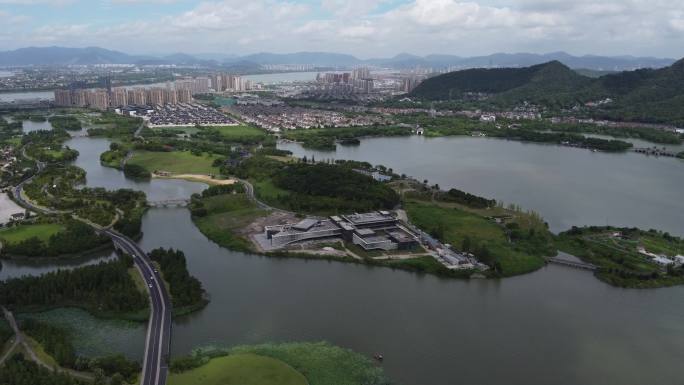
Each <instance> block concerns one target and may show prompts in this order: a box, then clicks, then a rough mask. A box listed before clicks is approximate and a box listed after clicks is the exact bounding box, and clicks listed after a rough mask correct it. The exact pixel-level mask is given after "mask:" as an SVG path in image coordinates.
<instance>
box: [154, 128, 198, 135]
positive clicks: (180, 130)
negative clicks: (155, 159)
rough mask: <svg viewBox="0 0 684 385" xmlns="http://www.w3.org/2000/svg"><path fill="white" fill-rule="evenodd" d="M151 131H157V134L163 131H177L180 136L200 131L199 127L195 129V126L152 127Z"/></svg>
mask: <svg viewBox="0 0 684 385" xmlns="http://www.w3.org/2000/svg"><path fill="white" fill-rule="evenodd" d="M151 129H152V131H155V132H156V131H162V130H169V131H176V132H178V133H179V134H188V135H192V134H196V133H197V131H199V130H198V129H197V127H195V126H171V127H152V128H151Z"/></svg>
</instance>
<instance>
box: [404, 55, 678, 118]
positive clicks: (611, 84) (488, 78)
mask: <svg viewBox="0 0 684 385" xmlns="http://www.w3.org/2000/svg"><path fill="white" fill-rule="evenodd" d="M469 93H484V94H488V95H489V97H488V98H487V100H486V101H484V102H481V103H482V104H486V105H488V106H495V107H510V106H514V105H518V104H520V103H522V102H525V101H527V102H530V103H534V104H539V105H542V106H545V107H549V108H562V107H566V108H569V107H573V106H575V105H578V104H583V103H586V102H589V101H596V100H601V99H605V98H611V99H612V100H613V102H612V103H609V104H605V105H604V106H602V107H601V108H600V109H595V110H593V111H591V113H592V114H593V115H594V117H596V118H607V119H614V120H633V121H641V122H654V123H673V124H684V109H683V108H681V107H682V106H683V105H684V59H682V60H680V61H678V62H676V63H674V64H673V65H672V66H670V67H665V68H661V69H640V70H636V71H625V72H618V73H614V74H608V75H604V76H601V77H598V78H590V77H587V76H583V75H580V74H579V73H577V72H576V71H573V70H571V69H570V68H568V67H566V66H565V65H563V64H561V63H560V62H557V61H552V62H549V63H545V64H540V65H536V66H532V67H526V68H496V69H471V70H464V71H457V72H451V73H447V74H443V75H439V76H435V77H433V78H430V79H427V80H425V81H424V82H423V83H421V84H420V85H419V86H418V87H416V89H415V90H414V91H413V92H412V93H411V96H412V97H415V98H419V99H424V100H462V99H464V98H466V97H467V95H468V94H469Z"/></svg>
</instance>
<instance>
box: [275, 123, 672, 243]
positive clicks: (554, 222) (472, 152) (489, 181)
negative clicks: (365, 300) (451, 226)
mask: <svg viewBox="0 0 684 385" xmlns="http://www.w3.org/2000/svg"><path fill="white" fill-rule="evenodd" d="M278 146H279V148H281V149H284V150H290V151H292V152H293V153H294V154H295V155H296V156H298V157H302V156H304V155H306V156H307V157H308V158H311V157H312V156H314V157H315V159H316V160H319V161H320V160H324V159H352V160H359V161H366V162H370V163H371V164H374V165H378V164H382V165H385V166H387V167H391V168H393V169H394V172H395V173H398V174H402V173H404V174H407V175H410V176H414V177H415V178H417V179H419V180H421V181H422V180H424V179H427V180H428V181H429V182H430V184H435V183H437V184H439V185H440V187H441V188H442V189H449V188H458V189H460V190H464V191H467V192H469V193H473V194H477V195H481V196H484V197H488V198H494V199H496V200H499V201H503V202H505V203H506V204H509V203H515V204H518V205H520V206H522V207H523V208H524V209H531V210H535V211H537V212H539V213H541V215H542V216H543V217H544V218H545V219H546V221H547V222H548V223H549V226H550V228H551V230H552V231H554V232H559V231H564V230H567V229H569V228H570V227H571V226H582V225H602V226H605V225H616V226H629V227H632V226H637V227H641V228H644V229H650V228H655V229H659V230H663V231H669V232H670V233H673V234H677V235H680V236H682V235H684V223H683V222H682V217H683V215H684V196H683V195H682V191H684V161H682V160H679V159H673V158H656V157H647V156H644V155H641V154H637V153H631V152H627V153H618V154H612V153H602V152H591V151H588V150H584V149H577V148H571V147H560V146H555V145H542V144H533V143H521V142H517V141H507V140H502V139H494V138H473V137H445V138H425V137H421V136H411V137H396V138H370V139H364V140H362V141H361V145H360V146H340V145H338V146H337V151H336V152H335V151H333V152H327V151H313V150H308V149H304V148H303V147H302V146H301V145H300V144H297V143H280V144H279V145H278Z"/></svg>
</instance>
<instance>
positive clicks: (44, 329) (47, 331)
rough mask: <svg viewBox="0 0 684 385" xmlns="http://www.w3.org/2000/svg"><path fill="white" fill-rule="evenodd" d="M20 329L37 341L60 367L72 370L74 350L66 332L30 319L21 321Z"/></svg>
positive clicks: (74, 361)
mask: <svg viewBox="0 0 684 385" xmlns="http://www.w3.org/2000/svg"><path fill="white" fill-rule="evenodd" d="M20 329H21V330H22V331H23V332H24V333H26V334H28V335H29V336H31V337H32V338H33V339H35V340H36V341H38V343H40V345H41V346H42V347H43V349H45V351H46V352H47V353H48V354H49V355H50V356H52V358H54V359H55V361H57V363H58V364H59V365H60V366H64V367H67V368H73V367H74V365H75V364H76V349H74V346H73V344H72V343H71V336H70V335H69V333H68V332H67V331H66V330H64V329H62V328H59V327H57V326H53V325H51V324H48V323H45V322H42V321H38V320H35V319H32V318H28V319H25V320H24V321H22V322H21V325H20Z"/></svg>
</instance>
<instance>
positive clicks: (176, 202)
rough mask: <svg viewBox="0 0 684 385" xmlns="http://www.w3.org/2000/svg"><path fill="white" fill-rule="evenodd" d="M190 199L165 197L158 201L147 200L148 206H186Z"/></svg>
mask: <svg viewBox="0 0 684 385" xmlns="http://www.w3.org/2000/svg"><path fill="white" fill-rule="evenodd" d="M189 204H190V199H166V200H158V201H147V205H148V206H150V207H187V206H188V205H189Z"/></svg>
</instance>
